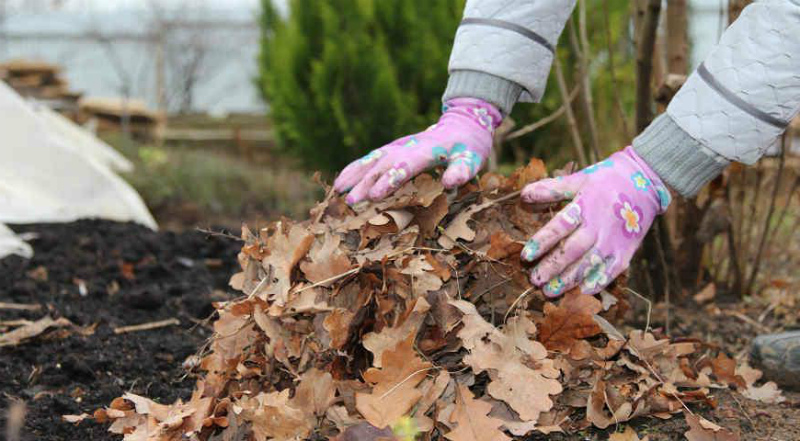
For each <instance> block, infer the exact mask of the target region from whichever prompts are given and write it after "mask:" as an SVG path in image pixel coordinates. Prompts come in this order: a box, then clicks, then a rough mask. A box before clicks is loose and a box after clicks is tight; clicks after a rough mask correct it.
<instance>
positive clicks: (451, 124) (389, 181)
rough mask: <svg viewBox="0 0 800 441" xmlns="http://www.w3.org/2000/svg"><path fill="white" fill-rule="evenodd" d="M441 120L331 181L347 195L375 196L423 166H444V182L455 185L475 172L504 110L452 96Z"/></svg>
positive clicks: (353, 198) (374, 198) (391, 189)
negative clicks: (501, 111)
mask: <svg viewBox="0 0 800 441" xmlns="http://www.w3.org/2000/svg"><path fill="white" fill-rule="evenodd" d="M442 111H443V113H442V116H441V118H439V122H437V123H436V124H434V125H432V126H431V127H429V128H428V129H427V130H426V131H424V132H420V133H417V134H416V135H410V136H406V137H403V138H400V139H397V140H395V141H393V142H391V143H389V144H387V145H385V146H383V147H381V148H379V149H377V150H373V151H371V152H370V153H368V154H367V155H366V156H364V157H362V158H361V159H358V160H356V161H354V162H352V163H350V165H348V166H347V167H346V168H345V169H344V170H343V171H342V173H341V174H340V175H339V177H338V178H337V179H336V181H335V182H334V188H335V189H336V191H338V192H340V193H344V192H346V191H349V192H350V194H348V195H347V198H346V199H345V201H346V202H347V203H348V204H350V205H353V204H356V203H358V202H361V201H363V200H366V199H369V200H372V201H378V200H381V199H383V198H385V197H386V196H388V195H389V194H391V193H392V192H394V191H395V190H397V189H398V188H400V186H401V185H403V184H404V183H406V182H407V181H408V180H409V179H411V178H413V177H414V176H416V175H417V174H419V173H421V172H422V171H424V170H426V169H429V168H432V167H436V166H444V165H446V166H447V169H446V170H445V172H444V175H442V184H443V185H444V186H445V188H454V187H458V186H460V185H462V184H464V183H466V182H467V181H469V180H470V179H472V178H473V177H475V175H476V174H478V171H479V170H480V169H481V166H482V165H483V164H484V162H485V161H486V158H487V157H488V156H489V152H490V151H491V149H492V135H493V134H494V129H496V128H497V126H499V125H500V122H501V121H502V115H501V114H500V111H499V110H498V109H497V108H496V107H494V106H493V105H491V104H489V103H487V102H485V101H483V100H479V99H475V98H455V99H452V100H450V101H448V102H447V103H445V105H444V106H443V108H442Z"/></svg>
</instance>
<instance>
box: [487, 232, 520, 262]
mask: <svg viewBox="0 0 800 441" xmlns="http://www.w3.org/2000/svg"><path fill="white" fill-rule="evenodd" d="M489 243H490V246H489V251H488V252H487V253H486V254H487V255H488V256H489V257H490V258H492V259H498V260H500V259H505V258H506V257H508V256H516V255H518V254H519V253H520V251H522V244H521V243H519V242H517V241H515V240H513V239H512V238H511V236H509V235H508V234H507V233H506V232H504V231H497V232H495V233H494V234H492V235H491V236H490V237H489Z"/></svg>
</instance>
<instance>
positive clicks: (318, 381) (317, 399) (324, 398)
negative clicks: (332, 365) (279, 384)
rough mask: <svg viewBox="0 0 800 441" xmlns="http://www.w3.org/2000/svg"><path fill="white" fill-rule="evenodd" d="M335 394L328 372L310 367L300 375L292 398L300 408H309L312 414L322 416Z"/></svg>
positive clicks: (331, 377)
mask: <svg viewBox="0 0 800 441" xmlns="http://www.w3.org/2000/svg"><path fill="white" fill-rule="evenodd" d="M335 396H336V387H335V386H334V384H333V376H332V375H331V374H330V372H322V371H321V370H319V369H316V368H311V369H309V370H307V371H306V372H305V373H303V375H302V376H301V377H300V384H298V385H297V390H296V391H295V394H294V398H293V400H294V403H296V404H297V405H298V407H300V408H301V409H309V410H311V411H312V412H314V414H316V415H318V416H322V415H325V411H326V410H327V409H328V407H330V405H331V403H333V400H334V397H335Z"/></svg>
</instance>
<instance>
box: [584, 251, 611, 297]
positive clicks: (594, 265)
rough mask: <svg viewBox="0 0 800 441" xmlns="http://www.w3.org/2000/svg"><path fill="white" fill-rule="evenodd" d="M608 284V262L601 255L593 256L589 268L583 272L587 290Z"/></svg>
mask: <svg viewBox="0 0 800 441" xmlns="http://www.w3.org/2000/svg"><path fill="white" fill-rule="evenodd" d="M606 284H608V274H606V262H605V261H604V260H603V258H602V257H600V256H599V255H597V254H592V257H590V258H589V267H588V268H586V270H585V271H584V272H583V286H584V288H586V289H587V290H592V289H594V288H596V287H597V286H605V285H606Z"/></svg>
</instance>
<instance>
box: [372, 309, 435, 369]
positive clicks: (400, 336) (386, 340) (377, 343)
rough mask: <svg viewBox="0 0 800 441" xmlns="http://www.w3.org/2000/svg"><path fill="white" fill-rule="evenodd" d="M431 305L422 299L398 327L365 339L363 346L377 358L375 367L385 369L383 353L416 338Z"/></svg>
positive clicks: (373, 333)
mask: <svg viewBox="0 0 800 441" xmlns="http://www.w3.org/2000/svg"><path fill="white" fill-rule="evenodd" d="M430 308H431V305H429V304H428V302H427V301H426V300H425V299H424V298H422V297H420V298H418V299H417V300H415V302H414V308H413V309H412V310H411V311H410V312H409V314H408V316H407V317H406V318H405V320H404V321H403V322H402V323H401V324H399V325H396V326H393V327H386V328H383V330H381V332H370V333H368V334H366V335H365V336H364V337H363V340H362V344H363V345H364V347H365V348H367V350H369V351H370V352H372V354H373V355H374V356H375V357H374V360H375V361H373V363H372V364H373V366H375V367H376V368H380V367H383V366H382V359H383V353H384V351H386V350H387V349H392V348H395V347H397V345H398V344H399V343H400V342H402V341H404V340H406V339H408V337H409V336H412V337H413V336H416V335H417V331H418V330H419V326H420V325H421V324H422V321H423V320H425V316H426V314H427V312H428V310H430Z"/></svg>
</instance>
